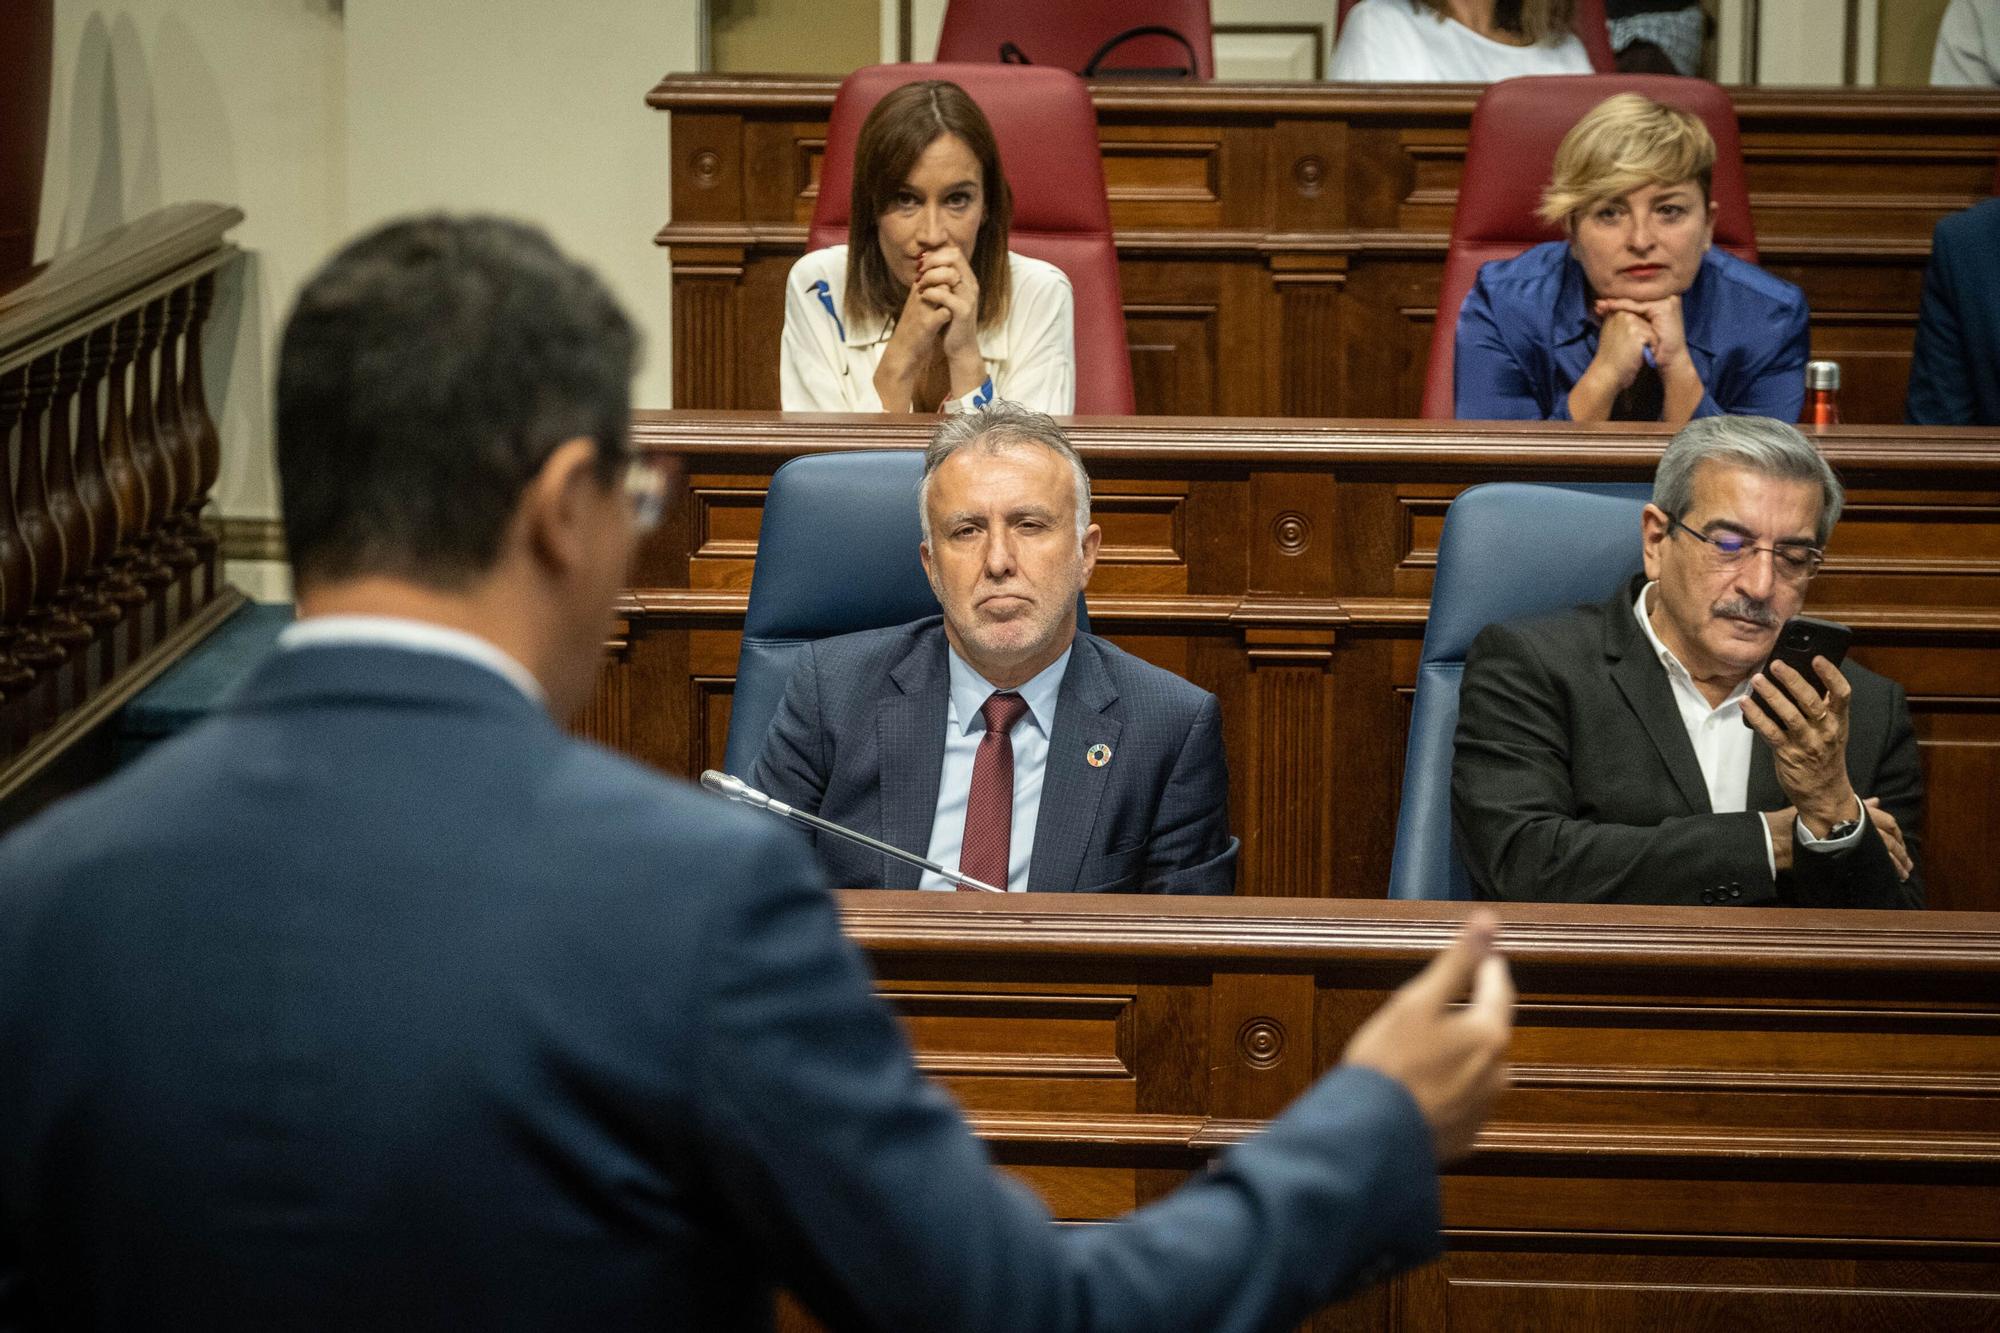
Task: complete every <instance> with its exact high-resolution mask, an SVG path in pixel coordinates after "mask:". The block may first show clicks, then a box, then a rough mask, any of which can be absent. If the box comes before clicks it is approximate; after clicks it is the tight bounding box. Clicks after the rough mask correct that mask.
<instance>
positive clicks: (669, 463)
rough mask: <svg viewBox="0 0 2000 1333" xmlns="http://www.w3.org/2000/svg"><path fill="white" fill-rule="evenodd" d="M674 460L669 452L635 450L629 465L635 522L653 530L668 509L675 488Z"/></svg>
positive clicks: (628, 483) (628, 489)
mask: <svg viewBox="0 0 2000 1333" xmlns="http://www.w3.org/2000/svg"><path fill="white" fill-rule="evenodd" d="M673 482H674V461H673V459H671V458H669V457H668V456H667V455H665V454H653V453H642V454H633V455H632V459H631V461H630V462H629V463H627V464H626V465H625V498H626V499H627V500H628V501H630V502H631V504H632V526H633V527H634V528H636V529H638V530H639V531H640V532H651V531H652V530H653V529H654V528H657V527H658V526H660V519H661V518H662V517H663V516H664V515H665V514H666V512H667V496H668V495H669V494H671V493H672V491H673Z"/></svg>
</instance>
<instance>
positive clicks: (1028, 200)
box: [806, 64, 1132, 416]
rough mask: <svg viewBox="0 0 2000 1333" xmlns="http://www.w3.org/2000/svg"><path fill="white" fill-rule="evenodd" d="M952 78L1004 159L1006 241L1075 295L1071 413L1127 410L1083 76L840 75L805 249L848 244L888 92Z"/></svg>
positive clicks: (1003, 72) (1013, 72) (1099, 164)
mask: <svg viewBox="0 0 2000 1333" xmlns="http://www.w3.org/2000/svg"><path fill="white" fill-rule="evenodd" d="M922 79H946V80H949V81H950V82H952V83H955V84H957V85H958V86H959V87H961V88H963V89H965V91H966V92H967V93H968V94H970V95H971V97H972V100H973V101H975V102H977V103H979V109H980V110H981V111H983V112H985V113H986V119H987V121H988V122H989V123H990V124H991V125H992V126H993V135H994V138H995V139H997V140H998V141H999V144H1000V165H1001V169H1002V170H1003V171H1005V172H1006V173H1007V181H1008V184H1009V185H1011V186H1012V187H1013V190H1014V223H1013V231H1012V235H1011V236H1010V237H1009V239H1008V245H1009V248H1011V249H1013V250H1014V251H1016V252H1017V253H1019V254H1024V255H1030V256H1033V257H1034V258H1036V259H1043V260H1047V261H1048V262H1049V263H1051V264H1054V265H1055V266H1056V267H1057V268H1059V269H1061V270H1062V271H1063V272H1064V273H1066V274H1068V275H1069V280H1070V285H1071V287H1073V288H1074V289H1075V293H1076V410H1077V412H1078V413H1080V414H1083V415H1102V416H1129V415H1130V414H1131V412H1132V358H1131V354H1130V353H1129V352H1128V351H1127V350H1126V345H1125V307H1124V297H1123V295H1122V294H1121V292H1120V290H1119V286H1118V251H1117V248H1116V247H1115V246H1114V245H1113V243H1112V239H1111V208H1110V205H1109V203H1108V202H1107V201H1106V198H1105V194H1104V165H1103V161H1102V159H1101V158H1100V156H1099V153H1098V147H1097V112H1096V110H1095V109H1094V108H1093V107H1092V106H1091V104H1090V92H1089V90H1088V89H1086V88H1085V87H1084V85H1083V80H1081V79H1079V78H1077V77H1076V75H1074V74H1071V73H1069V72H1068V71H1066V70H1061V69H1055V68H1050V67H1046V66H1036V65H951V64H936V65H921V64H902V65H870V66H868V67H866V68H864V69H858V70H855V71H854V73H852V74H850V75H848V76H847V78H846V79H844V80H843V81H842V82H841V85H840V91H839V92H838V93H837V94H836V95H835V96H834V99H833V117H832V120H831V121H830V122H829V123H828V125H827V131H826V160H825V162H824V164H823V165H822V166H821V168H820V179H819V198H818V200H817V202H815V203H814V205H813V216H812V231H811V234H810V236H809V237H808V238H807V241H806V245H807V247H808V248H810V249H814V250H817V249H820V248H821V247H824V246H829V245H840V244H842V243H844V242H845V241H846V240H847V224H848V205H849V203H850V202H851V198H850V197H851V195H852V193H853V188H854V187H853V182H854V145H855V141H856V140H857V139H858V138H859V137H860V134H861V122H862V121H864V120H866V119H867V118H868V113H869V111H871V110H872V109H873V108H874V106H875V104H876V103H877V102H879V101H881V100H882V97H883V95H884V94H885V93H888V92H889V91H890V90H891V89H894V88H900V87H901V86H902V85H904V84H906V83H915V82H917V81H919V80H922Z"/></svg>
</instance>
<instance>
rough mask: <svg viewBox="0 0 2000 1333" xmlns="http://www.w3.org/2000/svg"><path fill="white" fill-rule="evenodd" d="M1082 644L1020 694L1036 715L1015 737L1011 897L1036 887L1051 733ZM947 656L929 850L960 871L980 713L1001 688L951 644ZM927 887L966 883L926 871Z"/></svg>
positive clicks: (922, 883)
mask: <svg viewBox="0 0 2000 1333" xmlns="http://www.w3.org/2000/svg"><path fill="white" fill-rule="evenodd" d="M1075 651H1076V649H1075V646H1074V645H1072V646H1071V647H1068V648H1065V649H1063V655H1062V656H1061V657H1058V658H1057V659H1056V660H1055V661H1053V662H1051V663H1049V664H1048V665H1047V666H1045V667H1043V668H1042V669H1041V670H1040V671H1038V672H1036V673H1035V675H1034V676H1033V678H1031V679H1030V680H1029V681H1028V682H1027V683H1026V684H1024V685H1022V686H1021V687H1020V688H1018V689H1016V690H1015V691H1014V693H1016V694H1018V695H1020V696H1021V698H1022V700H1023V701H1024V702H1025V703H1026V704H1027V705H1028V711H1027V712H1025V713H1023V714H1022V715H1021V720H1020V721H1018V722H1016V723H1015V724H1014V729H1013V731H1011V732H1009V733H1008V735H1009V736H1010V737H1011V738H1012V740H1013V743H1014V821H1013V825H1012V827H1011V828H1010V829H1009V830H1008V837H1007V884H1006V888H1007V891H1008V892H1009V893H1025V892H1027V889H1028V858H1029V857H1030V856H1031V855H1033V854H1034V850H1035V820H1036V816H1037V815H1038V814H1039V813H1040V811H1041V808H1042V775H1043V774H1044V773H1045V772H1047V771H1048V766H1049V735H1050V733H1051V732H1053V731H1054V730H1055V725H1056V700H1057V697H1058V696H1060V695H1061V693H1062V682H1063V673H1064V672H1066V671H1068V670H1069V657H1070V654H1071V653H1073V652H1075ZM945 655H946V657H947V658H948V660H949V665H950V670H951V694H950V696H949V698H948V699H947V701H946V703H945V710H944V711H945V717H944V766H943V768H942V769H941V770H940V771H939V773H938V802H937V814H936V816H935V817H934V818H933V819H932V820H931V843H930V849H929V850H928V851H926V852H925V853H924V855H926V856H928V857H929V858H930V859H931V860H933V861H935V862H937V863H938V864H939V865H941V866H949V867H951V868H952V869H954V870H957V869H959V868H960V867H959V864H958V858H959V854H960V853H961V852H962V851H963V850H964V846H965V803H966V799H967V798H968V797H969V796H970V795H971V792H972V761H973V758H974V756H976V755H977V754H978V753H979V740H980V737H982V736H984V735H985V734H986V722H985V720H984V719H983V718H982V717H981V716H980V713H979V710H980V708H981V707H982V706H983V705H984V704H985V703H986V700H987V697H988V696H989V695H991V694H992V693H993V691H994V686H993V685H992V684H990V683H989V682H988V681H987V680H986V678H985V677H983V676H981V675H980V674H979V673H978V672H977V671H974V670H973V669H972V667H971V665H970V664H968V663H967V662H966V660H965V659H964V658H962V657H960V656H959V655H958V650H957V649H955V648H953V647H952V646H951V645H950V644H949V643H947V644H946V645H945ZM917 887H918V888H920V889H939V890H946V891H955V890H956V889H957V888H958V886H957V885H956V884H953V883H952V882H951V881H950V880H948V879H946V878H944V877H943V876H942V875H936V874H933V873H931V872H930V871H928V870H926V871H925V872H924V874H923V878H922V879H920V880H918V881H917Z"/></svg>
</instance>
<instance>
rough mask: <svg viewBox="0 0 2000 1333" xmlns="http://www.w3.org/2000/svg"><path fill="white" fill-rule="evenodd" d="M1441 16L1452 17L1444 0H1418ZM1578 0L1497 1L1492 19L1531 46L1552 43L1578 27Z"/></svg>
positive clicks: (1449, 7)
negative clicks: (1575, 23) (1575, 20)
mask: <svg viewBox="0 0 2000 1333" xmlns="http://www.w3.org/2000/svg"><path fill="white" fill-rule="evenodd" d="M1417 3H1419V4H1421V5H1422V6H1423V7H1424V8H1426V9H1428V10H1430V11H1431V12H1432V13H1434V14H1437V15H1438V16H1439V17H1441V18H1450V17H1451V6H1450V5H1449V4H1447V3H1446V2H1445V0H1417ZM1575 18H1576V0H1494V5H1493V22H1494V23H1495V24H1496V25H1498V26H1499V27H1502V28H1505V29H1506V30H1507V31H1508V32H1512V33H1518V34H1520V36H1521V38H1522V39H1523V40H1524V41H1526V42H1527V43H1528V44H1529V45H1530V46H1553V45H1555V44H1556V43H1558V42H1560V41H1561V40H1562V39H1563V38H1565V37H1567V36H1569V34H1570V33H1571V32H1573V31H1574V30H1575V26H1574V23H1573V20H1574V19H1575Z"/></svg>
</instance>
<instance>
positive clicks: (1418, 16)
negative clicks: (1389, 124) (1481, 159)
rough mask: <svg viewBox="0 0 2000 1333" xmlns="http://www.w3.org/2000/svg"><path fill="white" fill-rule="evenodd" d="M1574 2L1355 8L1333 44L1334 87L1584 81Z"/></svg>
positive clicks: (1403, 2) (1389, 3)
mask: <svg viewBox="0 0 2000 1333" xmlns="http://www.w3.org/2000/svg"><path fill="white" fill-rule="evenodd" d="M1575 9H1576V4H1575V0H1361V3H1360V4H1358V5H1356V6H1355V7H1354V8H1353V9H1352V10H1350V11H1349V12H1348V15H1347V18H1346V21H1345V22H1343V23H1342V24H1341V25H1340V35H1339V37H1338V38H1337V39H1336V41H1335V42H1334V48H1333V69H1332V71H1331V72H1330V73H1329V74H1328V75H1327V77H1328V78H1329V79H1332V80H1333V81H1334V82H1336V83H1497V82H1499V81H1500V80H1501V79H1513V78H1519V77H1520V76H1522V75H1524V74H1588V73H1590V72H1591V69H1590V55H1589V53H1588V52H1586V51H1585V50H1584V49H1583V43H1582V42H1581V41H1579V40H1578V39H1577V35H1576V32H1575V30H1574V29H1573V27H1572V26H1571V25H1572V21H1573V19H1574V15H1575Z"/></svg>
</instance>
